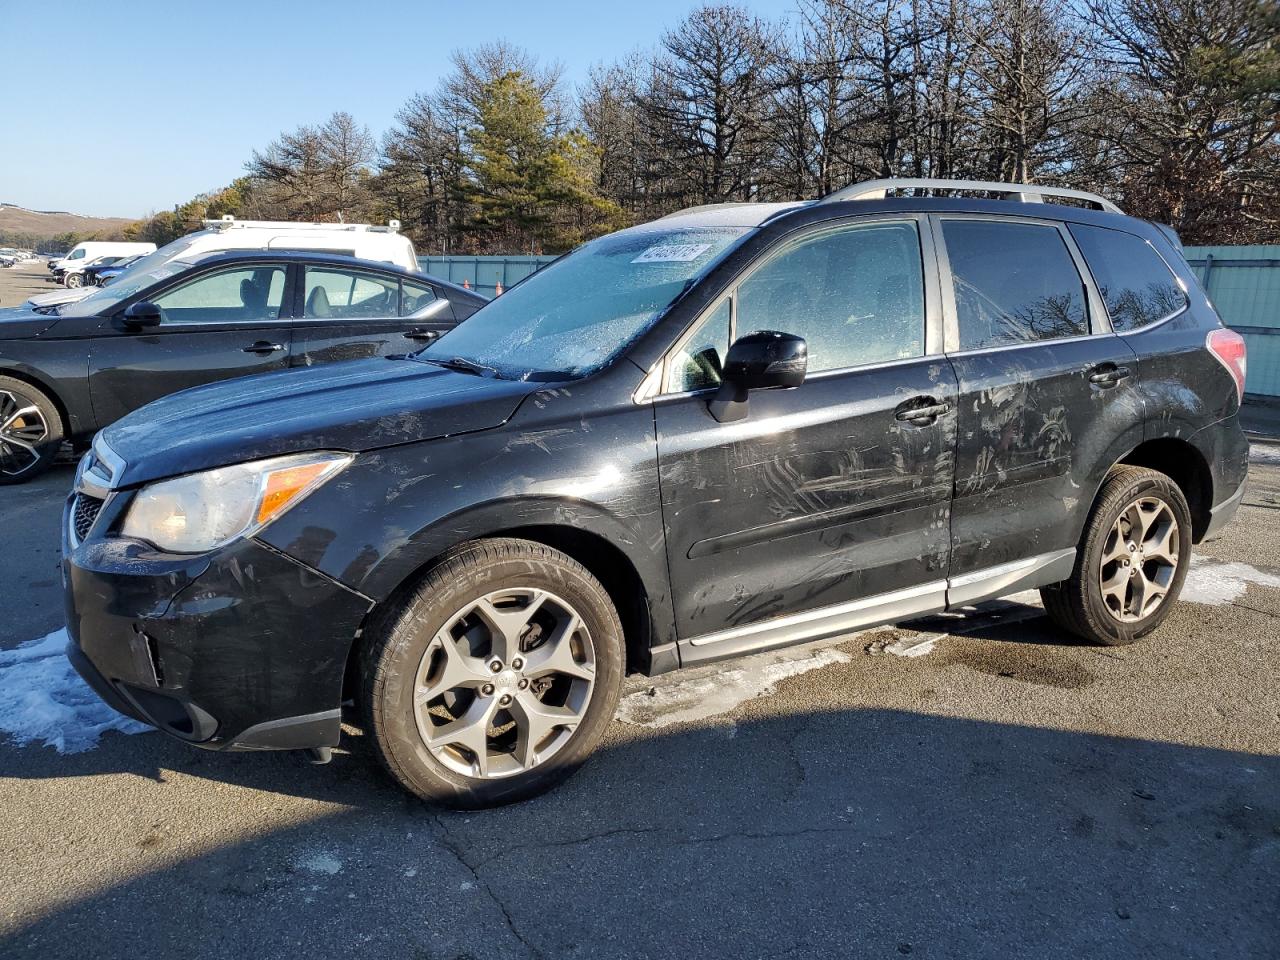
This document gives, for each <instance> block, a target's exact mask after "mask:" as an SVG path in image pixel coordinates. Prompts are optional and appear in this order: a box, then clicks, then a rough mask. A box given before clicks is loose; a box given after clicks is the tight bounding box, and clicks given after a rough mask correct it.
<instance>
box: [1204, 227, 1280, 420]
mask: <svg viewBox="0 0 1280 960" xmlns="http://www.w3.org/2000/svg"><path fill="white" fill-rule="evenodd" d="M1185 253H1186V255H1187V260H1188V262H1189V263H1190V264H1191V266H1192V267H1193V268H1194V269H1195V272H1196V276H1197V277H1199V278H1200V283H1201V285H1202V286H1203V287H1204V288H1205V291H1206V292H1207V293H1208V294H1209V299H1210V300H1212V301H1213V305H1214V306H1215V307H1217V308H1218V313H1219V314H1220V315H1221V316H1222V322H1223V323H1225V324H1226V325H1227V326H1229V327H1230V328H1231V329H1233V330H1237V331H1239V332H1240V333H1242V334H1243V335H1244V339H1245V341H1246V343H1247V344H1248V346H1249V376H1248V379H1247V380H1246V381H1245V390H1246V391H1248V392H1249V393H1256V394H1262V395H1265V396H1272V397H1280V245H1272V246H1253V247H1187V248H1186V250H1185Z"/></svg>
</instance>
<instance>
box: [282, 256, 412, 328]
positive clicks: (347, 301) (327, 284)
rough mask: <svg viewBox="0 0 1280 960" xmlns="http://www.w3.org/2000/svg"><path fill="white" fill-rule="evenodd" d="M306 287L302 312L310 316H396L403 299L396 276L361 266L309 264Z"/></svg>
mask: <svg viewBox="0 0 1280 960" xmlns="http://www.w3.org/2000/svg"><path fill="white" fill-rule="evenodd" d="M306 291H307V292H306V299H305V300H304V301H303V306H302V315H303V317H305V318H306V319H308V320H328V319H336V320H348V319H372V318H375V317H394V316H396V313H397V310H398V307H399V303H400V301H399V297H400V284H399V283H398V282H397V281H396V280H394V279H392V278H390V277H382V276H379V275H377V274H372V273H363V272H361V271H358V270H330V269H314V268H312V267H307V283H306Z"/></svg>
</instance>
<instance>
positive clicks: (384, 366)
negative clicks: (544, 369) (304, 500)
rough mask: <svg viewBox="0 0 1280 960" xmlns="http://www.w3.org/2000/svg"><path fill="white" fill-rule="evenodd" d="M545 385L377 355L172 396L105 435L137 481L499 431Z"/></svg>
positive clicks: (125, 475) (128, 477)
mask: <svg viewBox="0 0 1280 960" xmlns="http://www.w3.org/2000/svg"><path fill="white" fill-rule="evenodd" d="M540 386H545V384H537V383H528V382H525V381H513V380H492V379H488V378H486V377H478V376H473V375H471V374H468V373H459V372H456V371H453V370H445V369H443V368H441V367H437V366H434V365H432V364H428V363H420V362H418V361H415V360H406V359H391V358H387V357H377V358H373V359H370V360H352V361H348V362H345V363H332V364H325V365H322V366H318V367H305V368H299V369H296V370H286V371H282V372H279V373H265V374H260V375H258V376H253V377H243V378H240V379H237V380H228V381H225V382H223V383H215V384H209V385H208V386H204V387H195V388H193V389H190V390H183V391H181V392H179V393H175V394H171V395H170V396H168V397H165V398H163V399H161V400H157V401H155V402H154V403H150V404H148V405H147V406H145V407H142V408H141V409H140V410H135V411H134V412H133V413H131V414H129V415H128V416H126V417H125V418H124V419H122V420H117V421H116V422H115V423H114V424H112V425H111V426H109V427H107V428H106V429H105V430H103V431H102V434H101V437H102V439H103V441H104V442H105V443H106V444H107V446H109V447H110V448H111V450H112V452H113V453H115V455H116V456H117V457H119V458H120V459H121V460H123V461H124V469H123V472H121V473H118V474H117V476H115V477H114V478H113V481H114V482H115V484H116V485H120V486H127V485H131V484H135V483H143V482H146V481H149V480H157V479H160V478H163V477H168V476H174V475H176V474H180V473H193V472H195V471H197V470H206V469H210V468H212V467H220V466H225V465H227V464H230V463H241V462H244V461H247V460H257V459H260V458H262V457H271V456H277V455H280V454H286V453H301V452H304V451H308V450H348V451H352V452H356V453H359V452H362V451H366V450H376V449H378V448H379V447H389V446H394V445H396V444H401V443H412V442H414V441H419V440H433V439H435V438H437V437H446V436H450V435H453V434H459V433H472V432H474V431H476V430H485V429H488V428H490V427H496V426H498V425H499V424H501V423H503V422H504V421H506V420H507V419H508V418H509V417H510V416H511V415H512V414H513V413H515V411H516V408H517V407H518V406H519V405H520V401H521V400H523V399H524V398H525V397H526V396H527V395H528V394H530V393H533V392H534V391H535V390H537V389H538V388H539V387H540Z"/></svg>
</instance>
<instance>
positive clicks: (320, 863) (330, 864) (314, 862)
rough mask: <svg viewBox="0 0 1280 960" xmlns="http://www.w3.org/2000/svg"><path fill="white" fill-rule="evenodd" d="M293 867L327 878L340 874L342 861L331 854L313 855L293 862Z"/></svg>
mask: <svg viewBox="0 0 1280 960" xmlns="http://www.w3.org/2000/svg"><path fill="white" fill-rule="evenodd" d="M293 865H294V867H295V868H296V869H298V870H304V871H306V872H307V873H319V874H324V875H325V876H327V877H334V876H337V875H338V874H340V873H341V872H342V861H341V860H339V859H338V858H337V857H335V856H334V855H333V854H331V853H313V854H311V855H310V856H306V857H303V858H302V859H301V860H297V861H295V862H294V864H293Z"/></svg>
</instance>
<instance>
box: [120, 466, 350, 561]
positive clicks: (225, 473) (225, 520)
mask: <svg viewBox="0 0 1280 960" xmlns="http://www.w3.org/2000/svg"><path fill="white" fill-rule="evenodd" d="M350 462H351V455H350V454H347V453H304V454H298V455H295V456H288V457H272V458H271V459H270V460H257V461H255V462H253V463H238V464H236V465H235V466H231V467H219V468H218V469H216V470H206V471H204V472H203V473H193V474H190V475H189V476H185V477H177V478H176V479H173V480H162V481H160V482H159V483H153V484H151V485H150V486H147V487H143V488H142V489H141V490H140V491H138V494H137V496H135V497H134V498H133V503H131V504H130V505H129V513H128V514H127V515H126V517H125V520H124V526H123V527H122V528H121V530H120V532H121V534H122V535H123V536H126V537H133V538H135V539H138V540H146V541H148V542H149V543H153V544H155V545H156V546H157V547H159V548H160V549H161V550H168V551H172V552H173V553H204V552H206V551H208V550H213V549H214V548H216V547H220V546H222V545H223V544H225V543H229V542H231V541H232V540H235V539H236V538H237V537H245V536H249V535H251V534H253V533H254V532H256V531H257V530H259V529H261V528H262V527H264V526H266V525H267V524H268V523H270V522H271V521H272V520H274V519H275V518H276V517H278V516H280V515H281V514H282V513H284V512H285V511H286V510H288V509H289V508H290V507H292V506H293V505H294V504H296V503H298V502H299V501H301V500H302V499H303V498H304V497H306V496H307V495H308V494H309V493H311V492H312V491H313V490H315V489H316V488H317V487H319V486H320V485H321V484H323V483H324V482H325V481H327V480H329V479H330V478H332V477H333V476H334V475H335V474H337V473H338V472H339V471H341V470H342V468H343V467H345V466H346V465H347V464H348V463H350Z"/></svg>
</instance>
